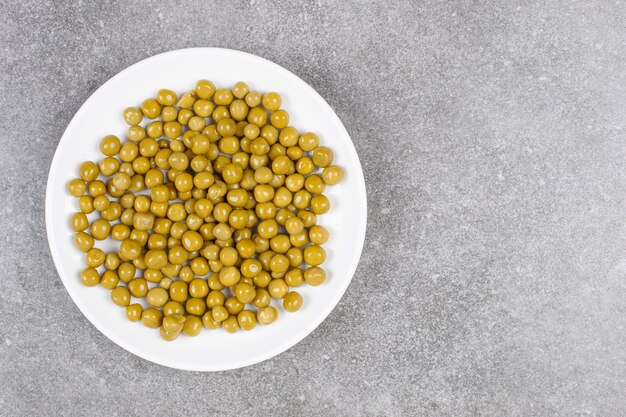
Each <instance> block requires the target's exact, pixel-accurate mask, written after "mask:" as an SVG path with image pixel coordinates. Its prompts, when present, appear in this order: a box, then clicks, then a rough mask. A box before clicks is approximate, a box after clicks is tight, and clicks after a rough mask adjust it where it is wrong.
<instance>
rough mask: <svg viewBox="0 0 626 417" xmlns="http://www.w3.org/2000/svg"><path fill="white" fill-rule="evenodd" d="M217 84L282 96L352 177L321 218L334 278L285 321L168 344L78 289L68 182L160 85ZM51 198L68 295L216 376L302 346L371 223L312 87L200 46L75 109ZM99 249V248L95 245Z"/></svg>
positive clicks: (349, 149) (130, 76) (113, 327)
mask: <svg viewBox="0 0 626 417" xmlns="http://www.w3.org/2000/svg"><path fill="white" fill-rule="evenodd" d="M203 78H206V79H210V80H212V81H213V82H215V84H216V85H217V86H218V88H220V87H226V86H232V85H233V84H234V83H235V82H236V81H239V80H243V81H246V82H247V83H248V84H249V85H250V88H251V89H254V90H258V91H260V92H264V91H265V92H266V91H277V92H279V93H280V94H281V95H282V98H283V106H282V107H283V108H284V109H286V110H287V111H288V112H289V114H290V116H291V117H290V124H291V125H293V126H295V127H296V128H298V129H299V130H300V131H312V132H315V133H317V134H318V135H319V137H320V141H321V144H322V145H325V146H329V147H330V148H332V149H333V151H334V153H335V164H336V165H339V166H341V167H343V168H344V170H345V172H346V176H345V178H344V180H343V182H342V183H341V184H339V185H337V186H334V187H329V189H327V190H328V191H327V193H326V194H327V195H328V197H329V199H330V202H331V210H330V211H329V212H328V213H326V214H325V215H323V216H320V217H319V223H320V224H322V225H324V226H326V227H327V228H328V229H329V230H330V233H331V238H330V240H329V242H328V243H327V244H325V245H324V247H325V249H326V251H327V253H328V257H327V261H326V262H325V264H324V265H323V267H324V268H325V269H326V271H327V273H328V278H327V281H326V282H325V283H324V284H322V285H321V286H318V287H309V286H306V285H305V286H302V287H299V288H298V291H299V292H300V293H301V294H302V295H303V297H304V305H303V307H302V309H301V310H300V311H298V312H297V313H294V314H289V313H283V310H282V307H280V306H279V305H278V304H274V305H275V306H276V307H277V308H278V309H279V313H280V315H279V319H278V321H277V322H275V323H273V324H272V325H270V326H257V327H256V328H255V329H254V330H252V331H250V332H245V331H239V332H237V333H236V334H228V333H226V332H225V331H224V330H222V329H218V330H214V331H208V330H203V331H202V332H201V333H200V335H199V336H197V337H185V336H181V337H179V338H178V339H177V340H176V341H174V342H165V341H163V340H162V339H161V338H160V336H159V332H158V330H154V329H148V328H146V327H144V326H142V325H141V324H140V323H132V322H130V321H128V320H127V319H126V318H125V313H124V309H123V308H119V307H117V306H115V305H114V304H113V303H112V301H111V299H110V295H109V291H107V290H105V289H104V288H102V287H99V286H98V287H94V288H87V287H84V286H83V285H82V284H81V282H80V277H79V274H80V271H81V269H82V268H84V254H82V253H81V252H80V251H79V250H78V249H76V247H75V245H74V243H73V236H74V233H73V232H71V229H70V227H69V218H70V216H71V215H72V213H74V212H76V211H77V210H78V206H77V203H76V199H74V198H73V197H71V196H69V195H68V193H67V191H66V189H67V188H66V187H67V184H68V182H69V181H70V180H71V179H72V178H75V177H77V174H78V167H79V165H80V163H81V162H82V161H85V160H94V161H98V160H99V159H100V158H101V155H100V154H99V151H98V144H99V141H100V139H101V138H102V137H103V136H105V135H107V134H115V135H117V136H119V137H120V138H124V137H125V131H126V128H125V123H124V121H123V119H122V110H123V109H124V108H126V107H128V106H138V105H139V104H140V103H141V102H142V101H143V100H144V99H145V98H147V97H153V96H154V95H155V94H156V91H157V90H158V89H159V88H170V89H173V90H174V91H177V92H182V91H185V90H189V89H192V88H193V87H194V85H195V82H196V81H197V80H199V79H203ZM47 187H48V188H47V191H46V229H47V233H48V242H49V243H50V250H51V252H52V257H53V259H54V263H55V265H56V267H57V270H58V272H59V275H60V277H61V279H62V281H63V284H64V285H65V288H67V291H68V292H69V294H70V296H71V297H72V299H73V300H74V302H75V303H76V305H77V306H78V308H79V309H80V310H81V311H82V312H83V314H84V315H85V316H86V317H87V319H89V321H91V322H92V323H93V325H94V326H96V328H98V330H100V331H101V332H102V333H104V334H105V335H106V336H107V337H108V338H109V339H111V340H112V341H113V342H115V343H117V344H118V345H120V346H121V347H123V348H124V349H126V350H128V351H129V352H132V353H134V354H135V355H138V356H140V357H142V358H144V359H147V360H150V361H153V362H156V363H159V364H161V365H165V366H170V367H173V368H179V369H187V370H194V371H218V370H225V369H234V368H239V367H242V366H247V365H251V364H254V363H258V362H261V361H263V360H265V359H269V358H271V357H273V356H275V355H277V354H279V353H281V352H283V351H285V350H287V349H289V348H290V347H291V346H293V345H295V344H296V343H298V342H299V341H300V340H302V339H303V338H304V337H306V336H307V335H308V334H309V333H311V332H312V331H313V330H314V329H315V328H316V327H317V326H318V325H319V324H320V323H321V322H322V321H323V320H324V319H325V318H326V317H327V316H328V315H329V314H330V312H331V311H332V309H333V308H334V307H335V305H337V303H338V302H339V300H340V299H341V297H342V295H343V293H344V292H345V290H346V288H347V287H348V285H349V284H350V281H351V279H352V275H353V274H354V271H355V270H356V267H357V264H358V261H359V257H360V255H361V249H362V248H363V241H364V239H365V227H366V218H367V208H366V204H367V200H366V195H365V181H364V178H363V172H362V170H361V165H360V163H359V159H358V156H357V153H356V151H355V149H354V146H353V144H352V141H351V140H350V136H348V133H347V132H346V129H345V128H344V126H343V125H342V124H341V121H340V120H339V118H338V117H337V115H336V114H335V113H334V112H333V110H332V109H331V108H330V106H329V105H328V104H327V103H326V102H325V101H324V99H323V98H322V97H321V96H320V95H319V94H317V93H316V92H315V90H313V89H312V88H311V87H310V86H309V85H308V84H306V83H305V82H304V81H302V80H301V79H300V78H298V77H297V76H295V75H294V74H292V73H291V72H289V71H287V70H286V69H284V68H282V67H280V66H278V65H276V64H274V63H272V62H270V61H267V60H265V59H262V58H259V57H257V56H254V55H250V54H247V53H243V52H238V51H233V50H228V49H215V48H194V49H183V50H178V51H172V52H168V53H164V54H161V55H157V56H154V57H151V58H148V59H146V60H143V61H141V62H139V63H137V64H135V65H133V66H131V67H129V68H127V69H125V70H124V71H122V72H120V73H119V74H117V75H116V76H115V77H113V78H111V79H110V80H109V81H107V82H106V83H105V84H104V85H103V86H102V87H100V88H99V89H98V90H97V91H96V92H95V93H94V94H93V95H92V96H91V97H90V98H89V99H88V100H87V101H86V102H85V104H83V106H82V107H81V108H80V110H78V112H77V113H76V115H75V116H74V118H73V119H72V121H71V122H70V124H69V126H68V127H67V129H66V131H65V133H64V134H63V137H62V138H61V141H60V143H59V146H58V148H57V150H56V153H55V155H54V159H53V161H52V166H51V167H50V173H49V177H48V186H47ZM96 246H98V244H96Z"/></svg>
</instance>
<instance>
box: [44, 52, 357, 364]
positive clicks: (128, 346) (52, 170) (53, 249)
mask: <svg viewBox="0 0 626 417" xmlns="http://www.w3.org/2000/svg"><path fill="white" fill-rule="evenodd" d="M186 53H218V54H219V53H221V54H232V55H241V56H245V57H247V58H249V59H254V60H260V61H262V62H264V63H265V64H266V65H269V66H270V67H273V69H276V70H278V71H279V72H283V73H284V75H285V76H287V77H291V78H292V79H293V81H295V82H296V83H299V84H301V85H302V87H303V88H305V89H308V90H309V91H310V92H311V93H312V94H313V97H314V99H315V100H316V101H317V102H318V103H317V104H319V105H320V106H322V107H326V108H327V109H328V110H330V114H331V117H332V118H334V119H335V120H334V122H335V124H336V125H337V126H338V127H339V129H340V130H342V131H343V133H344V134H345V135H346V136H347V138H348V139H349V140H348V149H349V151H350V152H351V153H352V154H353V155H352V157H353V158H354V159H355V161H356V162H357V164H356V167H357V172H355V173H354V174H355V176H356V179H357V183H358V190H357V191H358V193H359V194H361V195H362V196H363V204H362V205H360V222H359V229H358V239H357V240H356V241H355V246H356V249H357V250H356V252H355V253H357V254H358V257H356V261H355V262H354V263H353V265H351V267H350V268H349V269H348V271H349V272H350V274H349V275H350V277H349V279H346V280H345V282H344V284H343V285H342V286H341V287H340V288H339V290H338V292H337V294H338V296H337V297H336V301H334V302H333V303H330V304H329V306H330V307H329V308H327V309H326V310H327V311H326V310H325V311H323V312H322V313H323V314H320V315H318V316H317V317H316V319H315V320H311V321H310V322H309V325H308V326H306V327H307V328H308V330H307V331H305V332H302V333H301V334H299V335H297V337H294V338H293V339H289V340H288V341H287V342H286V343H281V344H278V345H276V347H275V348H274V349H268V350H267V351H265V352H263V353H262V354H259V355H257V356H255V357H254V358H253V359H246V358H243V359H241V360H240V361H237V362H236V363H235V362H233V363H232V364H229V365H226V366H221V365H220V364H217V366H213V367H198V368H191V367H187V366H181V364H177V363H176V362H173V361H172V362H170V361H168V360H167V359H164V358H162V357H160V356H158V355H152V354H150V353H149V352H148V353H146V352H145V351H142V350H140V349H136V348H135V347H134V346H133V345H132V343H126V342H125V341H124V340H123V338H118V337H117V336H116V335H115V334H112V333H110V332H108V331H107V330H104V329H103V328H102V327H101V326H100V325H99V324H97V322H95V321H94V320H92V318H91V313H88V312H87V311H86V310H85V309H84V308H83V306H81V304H82V303H81V302H79V301H77V300H78V297H77V294H75V293H74V292H73V290H72V289H71V287H70V286H68V285H66V284H65V279H64V278H63V276H62V275H63V274H62V271H63V272H64V268H63V267H62V263H61V254H60V252H59V249H58V247H57V245H56V244H55V243H54V239H53V237H54V233H53V231H52V227H51V224H52V221H53V219H52V213H51V212H52V207H51V205H52V193H53V189H54V185H53V183H54V179H55V178H56V172H57V170H58V169H59V168H58V165H59V163H60V162H59V161H60V158H61V157H60V152H59V151H60V148H61V145H62V144H63V142H65V141H67V140H69V134H68V132H69V131H71V130H72V129H71V128H72V127H73V126H74V125H75V124H76V123H77V116H78V115H79V113H81V111H82V110H83V108H85V107H86V106H87V104H88V103H90V102H91V101H92V100H94V96H96V95H98V93H99V92H100V91H101V90H103V89H105V88H106V87H107V86H108V85H109V84H111V83H113V82H114V81H116V80H117V79H119V78H122V77H124V76H125V75H126V74H127V73H128V72H131V71H133V70H134V69H135V68H136V67H138V66H141V65H147V64H150V63H151V62H154V61H158V60H162V59H167V58H170V57H172V56H175V55H178V54H186ZM45 222H46V237H47V240H48V248H49V250H50V253H51V255H52V260H53V262H54V266H55V268H56V271H57V275H58V276H59V279H60V280H61V282H62V284H63V287H64V288H65V290H66V291H67V293H68V294H69V295H70V298H71V299H72V301H73V302H74V304H75V305H76V307H78V309H79V310H80V312H81V313H82V314H83V316H85V318H86V319H87V320H88V321H89V322H90V323H91V325H93V326H94V327H95V328H96V329H97V330H98V331H100V333H102V334H103V335H104V336H105V337H106V338H108V339H109V340H111V341H112V342H113V343H115V344H116V345H118V346H119V347H121V348H123V349H124V350H126V351H128V352H130V353H132V354H133V355H135V356H138V357H139V358H142V359H144V360H147V361H150V362H154V363H156V364H159V365H161V366H166V367H170V368H174V369H181V370H186V371H195V372H213V371H215V372H216V371H226V370H231V369H238V368H243V367H246V366H250V365H254V364H257V363H261V362H263V361H266V360H268V359H271V358H272V357H274V356H277V355H279V354H281V353H283V352H286V351H287V350H289V349H291V348H292V347H293V346H295V345H296V344H298V343H300V342H301V341H302V340H303V339H304V338H306V337H307V336H308V335H310V334H311V333H312V332H313V331H314V330H315V329H317V328H318V327H319V326H320V324H321V323H322V322H323V321H324V320H326V318H327V317H328V316H329V315H330V314H331V313H332V311H333V310H334V309H335V308H336V307H337V305H338V304H339V302H340V301H341V299H342V298H343V296H344V294H345V292H346V290H347V288H348V286H349V285H350V283H351V282H352V279H353V278H354V274H355V273H356V270H357V267H358V265H359V263H360V259H361V255H362V253H363V246H364V244H365V236H366V230H367V189H366V186H365V177H364V174H363V167H362V164H361V161H360V159H359V156H358V153H357V151H356V148H355V146H354V142H353V141H352V138H351V136H350V134H349V133H348V131H347V130H346V128H345V126H344V125H343V123H342V122H341V119H340V118H339V116H338V115H337V114H336V112H335V111H334V110H333V108H332V107H331V106H330V104H328V102H327V101H326V100H325V99H324V98H323V97H322V96H321V95H320V94H319V93H318V92H317V91H316V90H315V89H314V88H313V87H311V86H310V85H309V84H308V83H307V82H306V81H304V80H303V79H301V78H300V77H298V76H297V75H296V74H294V73H292V72H291V71H289V70H288V69H286V68H284V67H282V66H281V65H279V64H276V63H274V62H272V61H270V60H268V59H265V58H263V57H260V56H258V55H254V54H251V53H248V52H243V51H238V50H235V49H229V48H214V47H195V48H183V49H175V50H171V51H166V52H162V53H159V54H156V55H152V56H150V57H147V58H144V59H142V60H140V61H137V62H135V63H133V64H131V65H129V66H128V67H126V68H124V69H123V70H122V71H120V72H118V73H116V74H115V75H113V76H112V77H111V78H109V79H108V80H106V81H105V82H104V83H103V84H102V85H101V86H100V87H98V88H97V89H96V90H95V91H94V92H93V93H91V95H90V96H89V97H88V98H87V99H86V100H85V102H84V103H83V104H82V105H81V106H80V107H79V108H78V109H77V110H76V112H75V113H74V115H73V117H72V119H71V120H70V122H69V123H68V125H67V127H66V128H65V130H64V132H63V134H62V135H61V139H60V140H59V142H58V143H57V145H56V149H55V152H54V156H53V157H52V162H51V163H50V167H49V170H48V179H47V181H46V194H45Z"/></svg>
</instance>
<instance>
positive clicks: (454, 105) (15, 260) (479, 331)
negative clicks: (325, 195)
mask: <svg viewBox="0 0 626 417" xmlns="http://www.w3.org/2000/svg"><path fill="white" fill-rule="evenodd" d="M89 3H93V4H87V2H79V3H76V4H75V2H68V4H66V5H63V4H61V2H56V4H53V3H52V2H49V1H30V0H29V1H19V2H17V1H9V2H6V1H3V2H2V3H1V4H0V21H1V22H2V26H3V28H2V31H0V47H1V50H0V91H1V94H0V109H1V114H2V117H1V118H0V140H1V144H2V153H1V154H0V166H1V168H2V175H1V176H0V192H1V193H2V194H1V195H2V208H1V209H0V210H1V214H2V215H1V216H0V230H1V233H2V239H0V242H1V243H0V270H1V271H2V275H1V276H0V313H1V315H0V361H1V362H0V385H2V388H1V389H0V415H7V416H18V415H29V416H50V415H76V416H114V415H120V416H122V415H124V416H125V415H154V416H157V415H185V414H187V415H199V414H200V412H202V413H203V414H205V415H211V414H219V415H265V416H276V415H292V416H299V415H303V416H304V415H320V416H321V415H325V416H326V415H346V416H347V415H350V416H351V415H362V416H379V415H380V416H383V415H384V416H387V415H389V416H405V415H475V414H481V415H494V416H497V415H556V414H558V415H620V414H621V415H623V413H624V410H625V409H626V400H625V399H624V392H626V382H625V380H626V370H625V369H626V357H625V352H626V346H625V340H624V339H625V329H624V321H625V317H626V315H625V313H626V311H625V305H626V297H625V282H626V281H625V278H626V170H625V165H626V164H625V161H626V142H625V139H626V131H625V127H626V26H625V25H624V20H625V19H626V8H625V6H624V4H623V3H621V2H614V3H610V2H589V1H586V0H577V1H571V2H551V1H549V2H499V1H488V2H481V3H478V2H469V1H464V2H461V3H452V2H443V3H442V2H436V1H426V2H408V1H407V2H388V3H383V2H380V3H371V2H363V3H359V4H347V3H346V2H343V1H339V0H335V1H318V2H307V4H306V5H302V6H299V5H295V4H294V3H293V2H287V1H285V2H281V3H275V4H268V3H266V2H263V1H260V0H257V1H254V0H252V1H249V2H241V1H239V2H225V1H220V2H205V1H197V2H153V3H149V2H132V3H131V2H128V3H122V2H113V4H112V5H105V3H109V2H89ZM474 3H475V4H474ZM506 3H511V4H506ZM596 3H598V4H596ZM131 4H132V6H131ZM191 46H219V47H227V48H234V49H239V50H243V51H247V52H252V53H255V54H258V55H260V56H263V57H265V58H268V59H270V60H272V61H275V62H277V63H278V64H280V65H282V66H284V67H286V68H287V69H289V70H291V71H293V72H294V73H296V74H297V75H299V76H300V77H302V78H303V79H304V80H305V81H307V82H308V83H310V84H311V85H312V86H313V87H314V88H315V89H316V90H317V91H318V92H319V93H320V94H321V95H322V96H323V97H324V98H325V99H326V100H327V101H328V102H329V103H330V105H331V106H332V107H333V108H334V109H335V110H336V111H337V113H338V115H339V117H340V118H341V119H342V121H343V123H344V124H345V126H346V128H347V129H348V131H349V132H350V134H351V135H352V139H353V141H354V144H355V146H356V148H357V151H358V152H359V156H360V158H361V161H362V164H363V168H364V171H365V176H366V181H367V189H368V194H369V207H370V212H369V228H368V233H367V241H366V243H365V249H364V252H363V257H362V259H361V263H360V266H359V268H358V271H357V273H356V275H355V277H354V280H353V283H352V285H351V286H350V288H349V289H348V291H347V293H346V295H345V296H344V298H343V300H342V301H341V303H340V304H339V306H338V307H337V309H336V310H335V311H334V312H333V313H332V314H331V316H330V317H329V318H328V320H326V321H325V322H324V323H323V324H322V325H321V326H320V327H319V328H318V329H317V330H316V331H315V332H314V333H313V334H312V335H310V336H309V337H308V338H306V339H305V340H304V341H302V342H301V343H300V344H298V345H297V346H296V347H294V348H292V349H291V350H289V351H288V352H286V353H284V354H282V355H280V356H278V357H276V358H274V359H272V360H269V361H266V362H264V363H261V364H259V365H256V366H251V367H248V368H245V369H240V370H236V371H231V372H222V373H213V374H200V373H188V372H181V371H176V370H173V369H168V368H164V367H161V366H158V365H154V364H152V363H149V362H146V361H144V360H142V359H139V358H137V357H135V356H133V355H131V354H129V353H127V352H126V351H124V350H123V349H121V348H119V347H118V346H117V345H115V344H113V343H112V342H110V341H109V340H108V339H107V338H105V337H104V336H103V335H102V334H100V333H99V332H98V331H97V330H96V329H95V328H94V327H93V326H92V325H90V324H89V322H88V321H87V320H86V319H85V318H84V317H83V316H82V314H81V313H80V312H79V311H78V309H77V308H76V307H75V306H74V304H73V303H72V301H71V300H70V298H69V296H68V295H67V293H66V292H65V290H64V288H63V286H62V284H61V281H60V280H59V278H58V276H57V274H56V271H55V269H54V266H53V263H52V259H51V257H50V254H49V252H48V246H47V242H46V237H45V233H44V209H43V205H44V191H45V182H46V177H47V172H48V167H49V164H50V162H51V159H52V156H53V153H54V150H55V148H56V145H57V143H58V141H59V138H60V137H61V135H62V133H63V131H64V129H65V127H66V125H67V124H68V122H69V121H70V119H71V117H72V115H73V114H74V112H75V111H76V110H77V109H78V108H79V106H80V105H81V104H82V103H83V101H84V100H86V99H87V97H89V95H90V94H91V93H93V91H94V90H95V89H96V88H97V87H98V86H100V85H101V84H102V83H103V82H105V81H106V80H107V79H108V78H110V77H111V76H113V75H114V74H116V73H117V72H118V71H120V70H122V69H124V68H125V67H127V66H129V65H131V64H133V63H134V62H136V61H138V60H140V59H143V58H146V57H149V56H151V55H153V54H156V53H159V52H164V51H168V50H172V49H178V48H183V47H191ZM25 191H26V192H25Z"/></svg>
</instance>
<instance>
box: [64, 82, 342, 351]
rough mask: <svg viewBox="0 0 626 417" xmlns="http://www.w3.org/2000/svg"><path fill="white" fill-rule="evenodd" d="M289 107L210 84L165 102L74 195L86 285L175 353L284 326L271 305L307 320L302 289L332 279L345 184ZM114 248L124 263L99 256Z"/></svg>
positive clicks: (77, 184) (138, 116)
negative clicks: (332, 197) (335, 191)
mask: <svg viewBox="0 0 626 417" xmlns="http://www.w3.org/2000/svg"><path fill="white" fill-rule="evenodd" d="M281 104H282V99H281V97H280V95H279V94H278V93H275V92H269V93H266V94H264V95H262V94H260V93H259V92H257V91H250V89H249V87H248V85H247V84H246V83H244V82H238V83H236V84H235V85H234V86H233V87H232V89H216V87H215V85H214V84H213V83H212V82H211V81H207V80H200V81H198V82H197V83H196V86H195V89H193V90H192V91H189V92H186V93H184V94H183V95H182V96H181V97H178V96H177V94H176V93H175V92H174V91H172V90H167V89H162V90H160V91H159V92H158V93H157V96H156V98H148V99H147V100H145V101H144V102H143V103H142V104H141V106H140V107H138V108H137V107H129V108H127V109H125V110H124V112H123V117H124V120H125V121H126V123H128V125H129V127H128V132H127V139H128V140H126V141H124V142H123V141H122V140H120V139H119V138H118V137H117V136H114V135H109V136H106V137H104V138H103V139H102V141H101V142H100V151H101V152H102V154H103V155H104V157H103V159H101V160H100V161H99V162H98V163H95V162H92V161H87V162H84V163H83V164H82V165H81V166H80V178H76V179H73V180H71V181H70V183H69V186H68V189H69V192H70V194H71V195H73V196H74V197H76V198H77V199H78V207H79V210H80V211H79V212H77V213H75V214H74V215H73V216H72V218H71V227H72V229H73V231H74V232H76V235H75V242H76V245H77V246H78V248H79V249H80V250H81V251H82V252H84V253H85V254H86V264H87V268H85V269H84V270H83V271H82V272H81V274H80V277H81V280H82V283H83V284H84V285H86V286H89V287H93V286H97V285H100V286H102V287H104V288H106V289H108V290H110V291H111V299H112V300H113V302H114V303H115V304H117V305H118V306H121V307H124V308H125V309H126V316H127V317H128V319H129V320H131V321H135V322H139V321H140V322H141V323H143V324H144V325H145V326H147V327H150V328H155V329H157V328H158V329H159V331H160V334H161V336H162V337H163V339H165V340H168V341H171V340H174V339H176V338H177V337H178V336H179V335H180V334H181V333H183V334H185V335H187V336H195V335H197V334H199V333H200V331H201V330H202V328H207V329H217V328H220V327H221V328H223V329H225V330H226V331H227V332H229V333H234V332H236V331H238V330H239V329H240V328H241V329H243V330H252V329H253V328H254V327H255V326H256V325H257V323H260V324H263V325H268V324H271V323H273V322H274V321H276V319H277V318H278V310H277V309H276V308H275V307H273V306H272V305H270V303H271V301H272V299H276V300H282V308H283V310H284V311H287V312H295V311H298V310H299V309H300V308H301V306H302V303H303V298H302V296H301V295H300V294H299V293H298V292H297V291H294V290H293V288H297V287H299V286H301V285H303V284H305V283H306V284H308V285H311V286H317V285H320V284H322V283H323V282H324V281H325V279H326V273H325V271H324V270H323V269H322V268H321V267H320V265H321V264H322V263H323V262H324V260H325V259H326V252H325V251H324V249H323V248H322V244H324V243H325V242H326V241H327V240H328V239H329V232H328V231H327V230H326V229H325V228H324V227H323V226H320V225H317V224H316V223H317V216H318V215H321V214H324V213H326V212H327V211H328V210H329V209H330V202H329V200H328V198H327V197H326V196H325V195H324V194H323V192H324V190H325V188H326V186H327V185H335V184H337V183H338V182H340V181H341V179H342V178H343V175H344V172H343V170H342V169H341V168H340V167H338V166H334V165H332V163H333V158H334V155H333V152H332V151H331V150H330V149H329V148H327V147H322V146H319V145H320V143H319V138H318V137H317V136H316V135H315V134H314V133H311V132H306V133H302V134H300V133H299V132H298V130H297V129H296V128H295V127H293V126H290V125H289V114H288V113H287V112H286V111H285V110H283V109H281ZM144 120H145V121H146V123H143V122H144ZM142 123H143V124H142ZM92 213H93V215H92ZM88 215H92V216H91V217H92V219H91V220H90V219H89V218H88ZM94 217H95V218H94ZM108 238H112V239H113V240H115V241H119V242H120V244H119V249H118V250H117V252H109V253H105V251H103V250H102V249H99V248H97V247H95V243H96V241H103V240H106V239H108ZM142 298H145V302H144V303H143V304H142V303H139V302H136V301H139V299H142ZM133 301H135V302H133ZM144 305H145V306H147V307H144Z"/></svg>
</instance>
